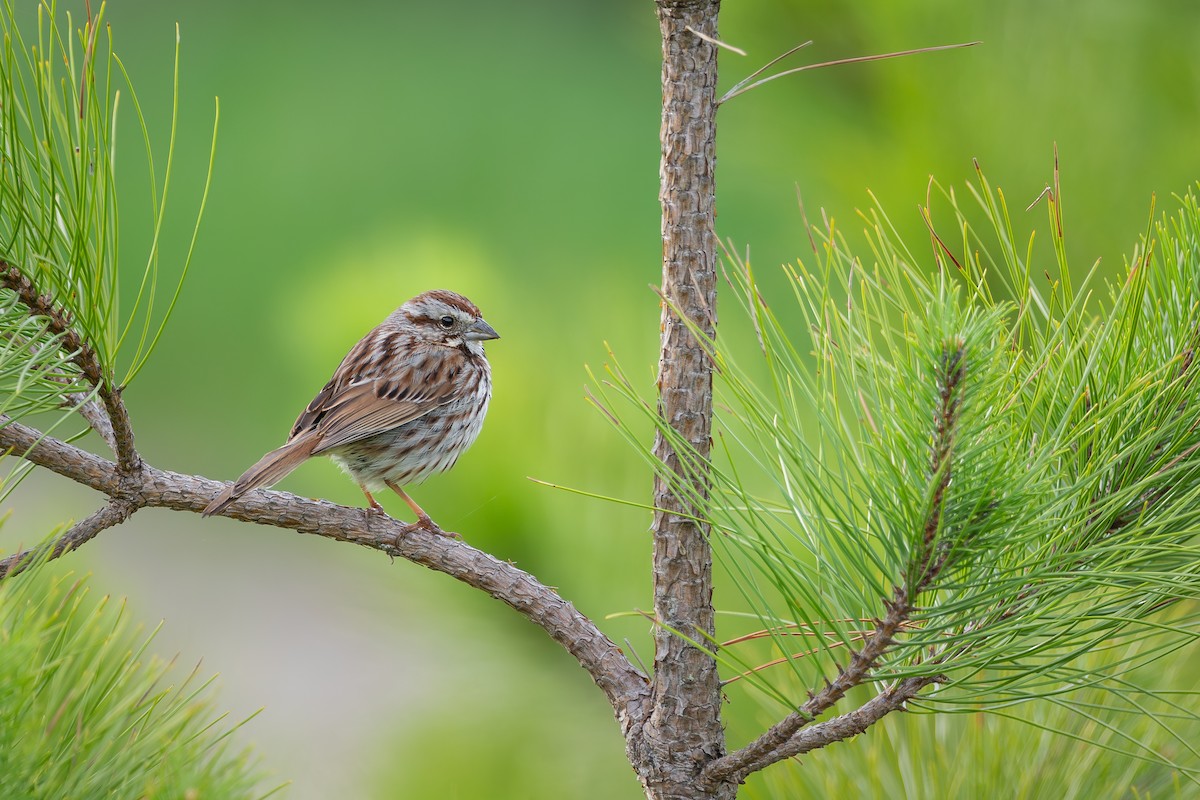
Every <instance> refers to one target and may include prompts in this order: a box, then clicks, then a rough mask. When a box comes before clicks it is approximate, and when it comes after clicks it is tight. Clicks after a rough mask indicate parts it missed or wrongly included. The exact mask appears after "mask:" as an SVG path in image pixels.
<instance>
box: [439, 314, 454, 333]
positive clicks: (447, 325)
mask: <svg viewBox="0 0 1200 800" xmlns="http://www.w3.org/2000/svg"><path fill="white" fill-rule="evenodd" d="M438 325H441V326H442V327H443V328H444V329H446V330H450V329H451V328H453V327H454V317H452V316H450V315H449V314H447V315H446V316H444V317H442V318H441V319H439V320H438Z"/></svg>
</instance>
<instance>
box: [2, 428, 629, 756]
mask: <svg viewBox="0 0 1200 800" xmlns="http://www.w3.org/2000/svg"><path fill="white" fill-rule="evenodd" d="M0 422H3V419H0ZM0 449H3V450H5V451H7V452H9V453H12V454H14V455H21V456H22V457H24V458H25V459H26V460H28V461H30V462H32V463H34V464H37V465H38V466H40V467H44V468H46V469H49V470H51V471H52V472H56V473H58V474H59V475H62V476H64V477H66V478H70V479H71V480H73V481H75V482H76V483H81V484H83V485H85V486H89V487H91V488H92V489H95V490H96V491H98V492H101V493H103V494H105V495H108V496H109V497H110V498H113V502H111V503H110V505H109V506H106V508H113V511H111V512H109V514H117V513H125V516H126V517H127V516H128V515H129V514H132V513H133V512H134V511H135V510H137V509H138V508H142V507H153V508H170V509H174V510H176V511H194V512H197V513H199V512H200V511H203V510H204V507H205V506H206V505H207V504H208V502H209V501H210V500H212V498H213V496H214V495H216V494H217V492H218V491H220V490H221V489H222V488H224V487H225V484H224V483H222V482H220V481H213V480H209V479H207V478H201V477H198V476H195V475H182V474H180V473H177V472H169V471H166V470H160V469H157V468H155V467H152V466H150V465H149V464H143V465H142V466H141V468H140V469H139V471H138V472H136V473H134V474H132V475H131V474H125V473H122V471H121V470H120V468H119V467H118V465H117V464H114V463H113V462H111V461H108V460H106V459H103V458H100V457H99V456H96V455H94V454H92V453H89V452H87V451H86V450H81V449H79V448H77V447H75V446H74V445H70V444H67V443H66V442H63V441H60V440H58V439H55V438H52V437H49V436H43V435H42V433H41V432H40V431H38V430H35V429H34V428H30V427H29V426H27V425H22V424H21V423H18V422H8V423H7V424H5V425H4V426H3V427H0ZM104 514H105V510H104V509H101V511H99V512H97V513H96V514H93V515H92V516H91V517H89V518H88V519H87V520H85V521H84V522H81V523H79V525H77V526H75V528H73V529H72V531H77V532H78V536H79V537H81V538H80V539H79V541H78V542H76V543H75V544H73V545H71V547H66V546H64V547H63V548H61V549H60V548H59V547H58V546H57V544H56V545H55V546H54V550H53V552H51V554H50V555H49V557H50V558H56V557H58V556H60V555H62V554H63V553H65V552H68V551H69V550H70V549H72V547H76V546H78V545H79V544H82V543H83V542H84V541H87V539H89V538H91V536H94V535H95V534H96V533H98V532H99V531H100V530H103V529H104V528H105V527H109V525H111V524H116V522H110V521H109V520H110V516H108V515H104ZM102 515H103V516H102ZM221 516H225V517H229V518H230V519H237V520H242V521H244V522H254V523H257V524H259V525H270V526H273V527H277V528H286V529H289V530H294V531H296V532H298V533H310V534H315V535H317V536H323V537H325V538H327V539H334V540H336V541H339V542H350V543H352V544H357V545H362V546H364V547H370V548H373V549H376V550H381V551H383V552H384V553H387V554H388V555H389V556H393V557H397V556H398V557H400V558H404V559H407V560H409V561H412V562H414V563H416V564H420V565H422V566H424V567H428V568H429V569H433V570H436V571H438V572H443V573H445V574H447V575H450V576H451V577H453V578H456V579H457V580H459V581H462V582H463V583H465V584H467V585H468V586H473V587H474V588H476V589H479V590H481V591H484V592H487V593H488V594H489V595H491V596H492V597H494V598H496V599H497V600H500V601H502V602H504V603H506V604H507V605H509V606H510V607H511V608H513V609H515V610H516V611H517V612H518V613H519V614H521V615H522V616H524V617H526V618H527V619H529V620H530V621H531V622H533V623H534V624H535V625H538V626H540V627H541V628H542V629H544V630H545V631H546V633H548V634H549V635H550V638H552V639H554V641H556V642H558V643H559V644H561V645H562V646H563V647H564V648H565V649H566V650H567V651H568V652H570V653H571V655H573V656H575V658H576V659H577V660H578V661H579V663H580V665H581V666H582V667H583V668H584V669H585V670H587V672H588V674H590V675H591V676H592V679H593V680H595V682H596V684H597V685H598V686H599V687H600V689H601V690H603V692H604V694H605V695H606V696H607V697H608V699H609V702H610V703H611V704H612V706H613V709H614V711H615V712H616V715H617V719H618V720H619V721H620V723H621V726H622V729H623V730H624V731H625V732H626V733H628V732H629V730H631V729H632V728H633V727H636V726H639V725H641V723H642V722H643V720H644V719H645V717H646V715H647V714H648V713H649V696H650V689H649V682H648V680H647V678H646V676H645V675H643V674H642V673H641V672H639V671H638V670H637V669H636V668H635V667H633V666H632V665H631V664H630V662H629V660H628V659H627V658H626V657H625V655H624V653H622V652H621V649H620V648H619V647H617V646H616V645H615V644H613V642H612V641H611V640H609V638H608V637H607V636H605V635H604V634H603V633H602V632H601V631H600V630H599V629H598V628H597V627H596V625H595V623H593V622H592V621H591V620H590V619H588V618H587V617H585V616H584V615H583V614H581V613H579V612H578V611H577V610H575V607H574V606H573V605H571V604H570V603H568V602H567V601H566V600H564V599H563V598H562V597H560V596H559V595H558V593H556V592H555V591H554V590H553V589H551V588H549V587H548V586H545V585H543V584H542V583H540V582H538V580H537V579H536V578H534V577H533V576H532V575H530V574H529V573H527V572H523V571H522V570H519V569H517V568H516V567H514V566H513V565H512V564H509V563H508V562H506V561H501V560H499V559H497V558H494V557H493V556H490V555H488V554H487V553H484V552H482V551H480V550H476V549H475V548H474V547H471V546H470V545H468V544H466V543H464V542H462V541H460V540H454V539H450V538H448V537H445V536H437V535H434V534H430V533H427V532H425V531H424V530H423V529H421V528H419V527H417V526H416V525H406V524H404V523H402V522H399V521H397V520H394V519H392V518H391V517H388V516H385V515H380V514H378V513H373V512H370V511H368V510H366V509H359V508H348V507H346V506H339V505H335V504H333V503H330V502H328V501H324V500H309V499H307V498H303V497H297V496H296V495H293V494H289V493H287V492H277V491H255V492H250V493H249V494H247V495H246V496H245V497H243V498H241V499H240V500H238V501H237V502H235V503H233V504H232V505H231V506H229V508H228V509H226V510H225V511H224V512H222V514H221ZM117 521H119V520H117ZM103 523H107V524H103ZM84 526H90V527H89V528H86V529H85V527H84ZM91 527H94V528H95V530H94V531H91V533H90V535H88V536H83V534H84V533H86V532H87V531H88V530H90V528H91ZM70 533H71V532H68V534H70ZM62 538H65V537H60V540H59V541H60V542H61V541H62ZM64 544H65V543H64ZM24 555H25V554H21V556H17V557H16V558H17V559H18V560H20V558H21V557H22V556H24ZM0 577H3V576H0Z"/></svg>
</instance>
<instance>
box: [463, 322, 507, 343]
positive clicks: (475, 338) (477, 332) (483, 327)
mask: <svg viewBox="0 0 1200 800" xmlns="http://www.w3.org/2000/svg"><path fill="white" fill-rule="evenodd" d="M464 338H465V339H466V340H467V341H468V342H482V341H484V340H486V339H499V338H500V334H498V333H496V329H495V328H493V327H492V326H491V325H488V324H487V323H486V322H484V321H483V320H482V319H477V320H475V322H474V323H472V324H471V327H469V328H467V335H466V336H465V337H464Z"/></svg>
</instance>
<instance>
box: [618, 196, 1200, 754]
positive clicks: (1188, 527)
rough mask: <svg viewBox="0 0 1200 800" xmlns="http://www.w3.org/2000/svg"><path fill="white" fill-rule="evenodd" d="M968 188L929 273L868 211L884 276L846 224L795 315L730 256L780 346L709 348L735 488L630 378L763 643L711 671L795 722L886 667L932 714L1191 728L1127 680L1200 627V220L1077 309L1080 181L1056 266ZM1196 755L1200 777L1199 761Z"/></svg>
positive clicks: (830, 227)
mask: <svg viewBox="0 0 1200 800" xmlns="http://www.w3.org/2000/svg"><path fill="white" fill-rule="evenodd" d="M967 190H968V195H969V198H968V201H967V202H963V201H961V199H960V198H959V197H958V195H957V194H956V193H955V192H953V191H945V192H943V193H942V195H941V197H940V200H939V202H940V203H941V205H943V206H945V207H946V208H947V209H948V211H949V216H950V217H951V220H950V222H949V224H946V225H942V226H935V225H934V224H933V223H932V211H931V210H930V209H924V213H925V215H926V220H927V222H929V240H928V242H929V244H928V246H930V247H932V251H933V255H932V256H930V255H928V252H929V251H928V249H926V250H925V252H926V255H923V256H917V255H915V254H914V252H913V251H912V250H910V249H909V248H908V247H907V246H906V245H905V243H904V242H903V241H901V239H900V237H899V236H898V234H897V232H896V230H895V228H894V227H893V225H892V224H891V222H890V221H889V220H888V218H887V216H886V215H885V214H884V212H883V211H882V210H881V209H879V208H875V209H874V210H872V211H870V212H868V213H864V214H862V220H863V222H864V223H865V226H866V230H865V235H866V242H867V248H866V250H865V251H862V250H856V249H855V248H853V247H851V245H850V244H849V242H848V241H847V239H846V237H845V236H843V234H842V233H841V231H840V230H839V229H838V227H837V226H836V225H835V224H834V223H833V222H831V221H826V223H825V224H824V225H823V226H821V227H819V228H815V229H814V232H813V235H814V239H813V258H812V259H811V261H807V262H801V263H799V264H798V265H797V266H795V267H789V268H787V269H786V272H787V276H786V277H787V283H788V285H789V286H790V288H791V291H792V294H793V297H792V298H790V299H789V300H787V301H786V302H779V301H777V300H774V299H772V300H771V301H770V302H768V300H767V299H766V298H764V296H763V293H762V289H761V288H760V286H759V283H758V281H757V280H756V277H755V274H754V271H753V270H752V269H751V268H750V266H749V264H747V263H744V262H743V261H741V260H740V259H738V258H736V257H735V256H730V259H729V260H730V261H731V262H732V263H731V270H730V272H731V276H730V280H731V284H732V288H733V289H734V292H733V294H734V295H735V296H736V298H737V300H738V301H739V302H740V305H741V306H742V310H743V311H744V314H745V318H746V319H747V320H748V321H749V324H750V327H751V328H752V330H753V335H754V337H755V339H756V342H757V347H756V348H754V350H755V351H756V352H753V353H750V354H748V353H746V352H745V350H746V348H740V349H739V348H737V347H736V345H727V344H726V343H725V342H726V338H720V337H719V338H718V339H717V340H716V341H706V342H705V343H704V344H705V346H706V347H707V348H708V350H709V352H710V354H711V356H712V359H713V363H714V366H715V371H716V403H715V405H716V407H717V409H718V410H717V412H716V421H715V427H714V431H715V437H716V438H715V447H714V451H715V453H716V455H715V457H714V463H713V464H712V466H711V471H709V470H708V469H707V465H706V464H705V463H704V461H703V459H701V458H700V457H699V456H698V455H697V454H695V453H694V452H691V451H690V450H689V449H688V445H687V443H686V442H685V441H683V440H681V439H680V438H679V437H678V436H677V435H676V434H674V432H673V431H672V430H671V429H670V427H669V426H667V425H665V424H663V423H662V421H661V420H659V419H658V418H657V415H656V414H655V413H654V410H653V407H652V406H651V405H650V404H649V403H647V402H645V401H644V400H642V399H640V397H639V395H638V390H637V389H636V388H635V387H634V386H633V385H632V384H631V383H630V381H629V380H628V379H627V378H626V377H625V375H624V374H623V373H622V372H621V370H620V369H619V368H617V367H611V368H610V370H609V373H610V380H609V381H608V382H607V383H606V388H605V391H606V392H607V393H608V397H607V398H606V399H605V400H604V401H603V402H604V405H605V407H606V409H607V410H608V411H609V412H610V413H611V414H612V415H613V418H614V419H615V420H616V421H617V424H618V426H619V427H620V428H621V429H622V430H623V432H624V433H625V434H626V435H627V436H628V437H629V438H630V439H631V440H633V441H637V439H638V438H639V437H637V436H636V435H635V434H634V426H635V425H637V424H640V423H642V422H644V421H645V420H649V421H650V422H651V424H653V425H655V426H656V429H657V430H659V431H661V433H662V435H664V436H667V437H668V438H669V439H670V441H671V443H672V446H673V447H674V448H675V449H676V452H678V453H680V454H681V462H682V463H683V464H684V465H685V467H686V468H687V470H688V472H689V474H688V475H686V476H684V477H683V478H681V477H679V476H676V475H674V474H671V473H669V472H666V471H664V470H663V468H662V467H661V465H659V464H657V463H656V461H655V460H654V459H653V458H652V457H651V456H650V454H649V453H645V454H646V457H647V462H648V463H650V464H651V465H652V466H654V467H655V468H656V469H657V470H658V471H659V472H660V473H663V474H664V476H665V477H666V478H667V479H668V480H670V481H671V482H672V485H673V486H674V488H675V490H676V491H677V492H679V493H681V494H682V495H685V496H687V497H689V498H690V499H691V501H692V503H693V506H694V508H696V509H697V514H698V516H699V517H700V518H701V519H703V520H704V521H705V522H707V523H708V524H710V525H711V526H712V531H713V535H712V542H713V547H714V551H715V552H716V553H717V554H718V558H719V560H720V562H721V564H722V565H723V567H724V569H725V570H726V571H727V572H728V573H729V576H730V580H729V581H728V584H727V585H726V586H724V587H723V588H722V591H721V594H720V597H722V598H725V605H726V609H725V612H724V613H725V616H724V618H725V620H726V622H725V626H724V628H723V634H727V633H728V632H729V631H731V630H736V631H737V632H738V635H736V636H728V635H723V637H722V638H725V639H726V641H724V642H721V643H719V644H722V645H723V646H721V647H720V648H717V647H712V649H713V650H714V651H715V652H716V653H717V657H718V659H719V660H720V661H721V663H722V665H723V668H724V674H725V678H726V680H727V681H731V682H737V683H739V684H740V685H749V686H753V687H756V688H757V689H758V690H760V691H761V692H762V693H763V695H765V697H766V698H769V700H770V701H771V702H777V703H778V704H779V706H778V707H779V708H782V709H784V710H788V709H794V708H796V707H797V705H799V703H800V702H802V701H803V698H804V697H805V694H806V693H807V692H808V691H817V690H818V689H820V688H821V687H822V686H823V685H824V684H825V681H826V680H830V679H832V678H833V677H834V676H835V675H837V674H839V672H840V671H841V670H843V669H847V668H848V667H847V665H848V664H850V663H851V659H852V657H853V658H856V659H858V663H859V664H861V662H862V659H863V658H864V656H862V655H859V656H854V654H856V653H858V654H862V653H866V654H871V658H872V659H873V660H872V661H871V665H870V666H871V668H870V670H869V671H868V675H869V680H868V684H870V682H872V681H873V682H874V684H873V685H875V686H876V687H882V686H883V685H886V684H887V683H890V682H892V681H895V680H898V679H900V678H903V677H919V676H938V685H937V686H935V687H932V688H930V689H927V690H925V691H924V692H923V693H922V695H921V696H920V707H921V708H924V709H931V710H938V711H980V710H993V711H995V710H999V709H1003V708H1007V707H1011V706H1014V705H1017V704H1020V703H1023V702H1025V701H1028V700H1034V699H1046V698H1056V699H1059V700H1061V699H1062V698H1063V697H1064V696H1067V695H1069V693H1071V692H1074V691H1079V690H1099V691H1101V692H1103V693H1106V696H1108V697H1109V700H1110V701H1111V705H1113V706H1114V707H1124V708H1127V709H1129V708H1133V709H1138V708H1140V709H1143V710H1145V709H1147V708H1148V707H1149V706H1150V705H1155V704H1157V705H1155V708H1156V709H1157V710H1156V711H1154V712H1149V711H1145V713H1147V714H1152V716H1153V717H1154V718H1155V719H1166V720H1169V722H1168V723H1165V724H1167V725H1168V727H1170V728H1174V727H1178V726H1179V725H1183V724H1184V723H1185V722H1186V723H1188V724H1190V723H1191V722H1194V721H1195V720H1196V719H1197V713H1196V711H1195V708H1196V703H1195V702H1194V699H1195V698H1194V697H1174V698H1167V699H1166V700H1164V697H1165V695H1162V694H1155V692H1154V691H1152V690H1144V689H1142V688H1140V687H1138V686H1135V685H1133V684H1132V683H1130V682H1129V680H1128V676H1129V675H1130V674H1131V671H1133V670H1136V669H1137V668H1138V667H1140V666H1142V665H1145V664H1147V663H1151V662H1153V661H1155V660H1156V659H1159V658H1162V657H1163V656H1164V655H1167V654H1170V653H1172V652H1173V651H1176V650H1178V649H1179V648H1180V647H1182V646H1184V645H1186V644H1188V643H1190V642H1192V641H1193V640H1194V639H1195V638H1196V635H1197V630H1198V628H1197V621H1198V620H1200V616H1198V614H1197V610H1198V608H1197V604H1196V603H1195V602H1194V600H1195V598H1196V596H1197V594H1198V593H1200V538H1198V537H1197V533H1198V532H1200V430H1198V427H1200V381H1196V380H1195V379H1196V377H1197V372H1198V370H1200V364H1194V356H1195V351H1196V348H1197V345H1200V313H1198V306H1197V304H1198V302H1200V286H1198V285H1197V275H1200V209H1198V205H1197V200H1196V196H1195V195H1194V194H1188V195H1187V196H1186V197H1183V198H1180V200H1179V209H1178V211H1177V212H1176V213H1175V214H1174V215H1173V216H1172V217H1170V218H1166V217H1163V218H1160V219H1157V220H1156V221H1154V222H1153V224H1152V228H1151V230H1149V231H1148V232H1147V233H1146V234H1145V235H1144V236H1143V238H1142V240H1141V242H1140V244H1139V245H1138V247H1137V248H1136V250H1135V253H1134V255H1133V256H1132V257H1131V259H1130V261H1129V263H1128V264H1127V265H1126V267H1125V269H1124V270H1123V272H1122V274H1121V275H1120V277H1119V278H1118V279H1117V280H1116V281H1113V282H1111V283H1102V282H1101V281H1100V280H1099V279H1098V278H1097V277H1096V276H1095V275H1094V274H1093V275H1091V276H1089V277H1088V279H1087V280H1086V281H1084V282H1083V285H1082V286H1081V287H1080V288H1074V287H1073V286H1072V283H1071V278H1070V271H1069V269H1068V265H1067V263H1066V255H1065V253H1066V248H1065V246H1064V236H1065V233H1064V230H1063V223H1062V215H1061V194H1060V192H1059V190H1058V186H1057V180H1056V184H1055V186H1054V187H1052V189H1050V190H1048V191H1047V193H1046V195H1045V196H1044V197H1043V198H1042V202H1044V203H1045V205H1046V206H1047V207H1048V208H1049V210H1050V214H1049V217H1050V236H1049V239H1050V247H1049V248H1045V252H1043V249H1042V248H1039V247H1038V246H1037V241H1038V240H1037V239H1036V238H1035V237H1033V236H1030V238H1029V239H1028V241H1027V243H1026V245H1025V246H1024V247H1022V246H1020V245H1019V244H1018V235H1017V234H1016V233H1015V232H1014V230H1013V226H1012V223H1011V220H1010V216H1009V213H1008V209H1007V206H1006V202H1005V199H1004V195H1003V192H1001V191H999V190H996V189H993V188H992V187H991V186H990V185H989V184H988V183H987V180H986V179H985V178H984V176H983V175H982V173H980V174H979V175H978V180H977V183H976V184H975V185H969V186H968V187H967ZM939 229H941V230H945V231H952V232H953V233H952V234H943V233H941V232H939ZM1093 271H1094V268H1093ZM696 333H697V336H700V334H699V332H698V331H696ZM727 338H729V340H730V341H736V339H737V337H736V336H733V337H727ZM735 351H736V353H735ZM614 400H615V401H619V402H613V401H614ZM627 409H635V410H636V411H637V412H638V413H636V414H634V415H633V416H630V415H629V414H628V411H627ZM641 447H642V449H643V451H645V449H646V448H645V446H644V445H641ZM704 474H707V475H708V478H707V480H708V481H709V482H710V486H711V489H710V492H709V497H708V498H705V497H702V496H701V495H700V494H699V493H698V492H697V491H696V489H695V486H696V480H695V478H696V476H699V475H704ZM735 595H740V598H739V599H738V600H737V601H735V600H734V599H733V598H734V597H735ZM688 633H689V632H686V631H684V632H680V634H681V635H688ZM712 644H718V643H716V642H714V643H712ZM875 654H877V655H875ZM1097 659H1098V660H1097ZM1148 698H1149V699H1148ZM1151 700H1153V702H1151ZM1064 702H1065V704H1066V705H1068V706H1070V702H1069V701H1064ZM1092 702H1093V704H1094V701H1092ZM1164 703H1165V705H1164ZM840 708H841V706H839V709H840ZM1088 709H1089V706H1088V705H1087V704H1080V705H1079V706H1078V707H1077V708H1076V709H1075V710H1076V711H1077V712H1078V713H1079V714H1080V715H1082V716H1084V717H1087V716H1088V715H1089V713H1090V711H1089V710H1088ZM1095 738H1097V741H1099V737H1095ZM1106 741H1107V740H1106ZM1105 746H1108V744H1105ZM1134 749H1135V750H1136V749H1137V747H1136V746H1135V747H1134ZM1180 751H1181V753H1182V755H1181V758H1182V761H1183V762H1184V763H1185V764H1187V765H1189V766H1187V767H1183V769H1186V771H1187V772H1189V773H1191V774H1193V775H1196V774H1200V757H1198V756H1200V753H1197V752H1196V751H1195V749H1194V748H1192V747H1190V746H1183V747H1181V748H1180ZM1144 755H1146V756H1147V757H1153V758H1158V757H1159V756H1158V755H1156V754H1153V753H1145V754H1144ZM1163 758H1166V756H1163Z"/></svg>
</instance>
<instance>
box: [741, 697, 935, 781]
mask: <svg viewBox="0 0 1200 800" xmlns="http://www.w3.org/2000/svg"><path fill="white" fill-rule="evenodd" d="M944 681H945V678H944V677H942V676H940V675H933V676H928V677H926V676H922V677H918V678H905V679H904V680H902V681H900V682H899V683H897V684H895V685H893V686H890V687H888V688H887V689H885V690H883V691H882V692H880V693H879V694H877V695H876V696H875V697H872V698H871V699H870V700H868V701H867V702H865V703H863V704H862V705H861V706H859V707H858V708H856V709H854V710H853V711H850V712H847V713H845V714H842V715H841V716H840V717H834V718H833V719H829V720H826V721H825V722H822V723H819V724H817V725H813V726H811V727H808V728H804V729H803V730H801V731H799V732H798V733H796V735H795V736H793V737H792V738H791V739H788V741H787V742H786V743H785V744H784V745H783V746H782V747H780V748H779V749H778V750H776V751H775V752H774V753H772V758H771V760H770V761H765V762H763V763H760V764H752V765H750V768H749V772H756V771H758V770H760V769H763V768H764V767H768V766H770V765H771V764H773V763H775V762H776V761H780V760H782V759H785V758H792V757H794V756H798V755H803V754H804V753H808V752H811V751H813V750H819V749H820V748H822V747H825V746H826V745H830V744H833V743H834V742H841V741H844V740H846V739H850V738H852V737H854V736H858V735H859V734H860V733H865V732H866V730H867V729H868V728H870V727H871V726H872V725H874V724H875V723H876V722H878V721H879V720H881V719H883V718H884V717H886V716H887V715H888V714H890V713H892V712H893V711H902V710H904V706H905V704H907V703H908V701H910V700H912V699H913V698H915V697H916V696H917V695H918V694H920V692H921V690H922V689H924V688H925V687H926V686H929V685H930V684H932V683H942V682H944ZM747 774H748V773H747Z"/></svg>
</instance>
